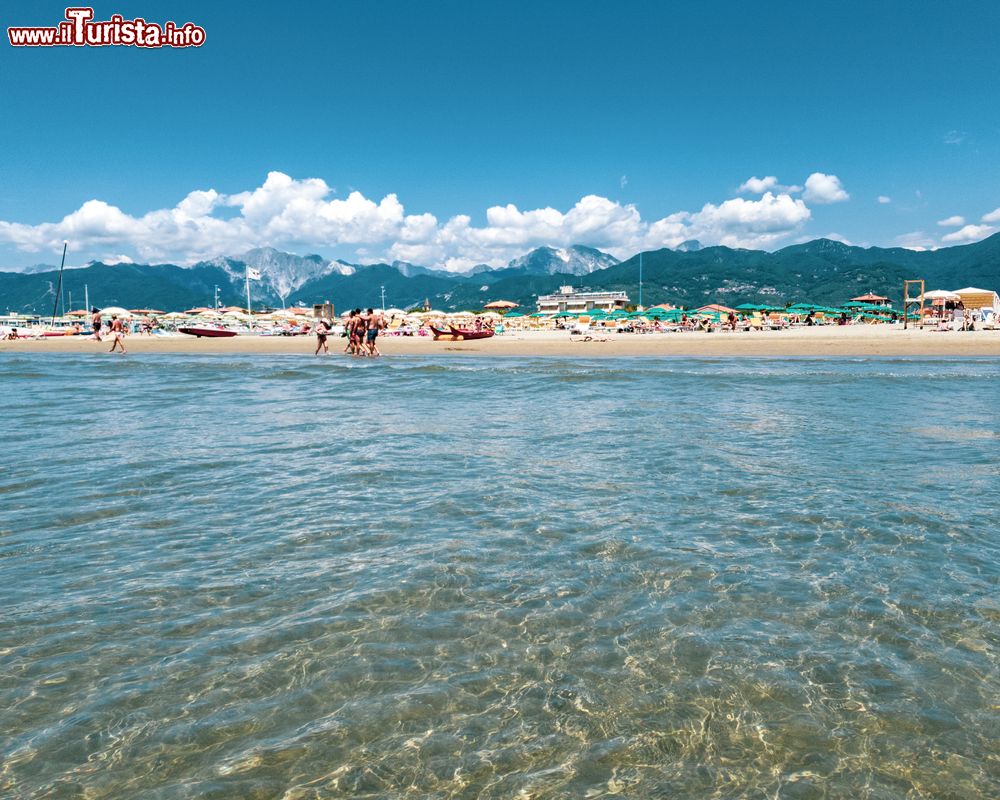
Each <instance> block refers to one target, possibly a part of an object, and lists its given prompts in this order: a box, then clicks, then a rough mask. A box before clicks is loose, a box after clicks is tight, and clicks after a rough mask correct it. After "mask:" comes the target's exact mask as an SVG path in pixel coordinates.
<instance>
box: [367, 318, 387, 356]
mask: <svg viewBox="0 0 1000 800" xmlns="http://www.w3.org/2000/svg"><path fill="white" fill-rule="evenodd" d="M384 327H385V315H384V314H382V312H381V311H380V312H379V313H378V314H376V313H375V311H374V310H373V309H370V308H369V309H368V355H370V356H372V357H374V356H380V355H382V354H381V353H380V352H379V351H378V345H376V344H375V340H376V339H377V338H378V332H379V331H380V330H382V329H383V328H384Z"/></svg>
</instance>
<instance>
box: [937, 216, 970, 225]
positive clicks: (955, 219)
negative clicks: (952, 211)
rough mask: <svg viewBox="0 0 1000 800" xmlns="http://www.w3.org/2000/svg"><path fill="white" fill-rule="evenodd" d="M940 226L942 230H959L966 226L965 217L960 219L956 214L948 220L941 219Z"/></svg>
mask: <svg viewBox="0 0 1000 800" xmlns="http://www.w3.org/2000/svg"><path fill="white" fill-rule="evenodd" d="M937 224H938V225H940V226H941V227H942V228H959V227H961V226H962V225H964V224H965V217H960V216H958V214H956V215H955V216H953V217H947V218H946V219H939V220H938V223H937Z"/></svg>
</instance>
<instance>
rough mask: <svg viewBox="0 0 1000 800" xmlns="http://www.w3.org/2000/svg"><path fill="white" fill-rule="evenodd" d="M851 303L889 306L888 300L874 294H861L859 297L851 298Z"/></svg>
mask: <svg viewBox="0 0 1000 800" xmlns="http://www.w3.org/2000/svg"><path fill="white" fill-rule="evenodd" d="M851 302H852V303H870V304H871V305H873V306H887V305H889V298H888V297H882V295H880V294H875V293H874V292H868V294H863V295H861V296H859V297H852V298H851Z"/></svg>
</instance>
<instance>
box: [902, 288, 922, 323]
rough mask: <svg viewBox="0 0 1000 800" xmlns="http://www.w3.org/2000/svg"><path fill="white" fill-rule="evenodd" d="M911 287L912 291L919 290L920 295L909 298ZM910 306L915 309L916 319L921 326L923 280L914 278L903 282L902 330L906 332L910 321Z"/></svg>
mask: <svg viewBox="0 0 1000 800" xmlns="http://www.w3.org/2000/svg"><path fill="white" fill-rule="evenodd" d="M911 287H912V289H913V290H919V291H920V294H919V295H918V296H916V297H911V296H910V290H911ZM910 306H914V307H915V308H916V309H917V319H918V320H919V321H920V324H921V325H923V322H924V279H923V278H914V279H912V280H904V281H903V330H904V331H905V330H906V326H907V323H908V322H909V319H910Z"/></svg>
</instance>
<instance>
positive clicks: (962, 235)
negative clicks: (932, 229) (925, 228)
mask: <svg viewBox="0 0 1000 800" xmlns="http://www.w3.org/2000/svg"><path fill="white" fill-rule="evenodd" d="M995 231H996V228H994V227H993V226H992V225H966V226H965V227H964V228H961V229H959V230H957V231H954V232H953V233H949V234H947V235H946V236H942V237H941V241H942V242H949V243H953V244H965V243H967V242H978V241H979V240H980V239H985V238H986V237H987V236H989V235H990V234H991V233H993V232H995Z"/></svg>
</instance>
